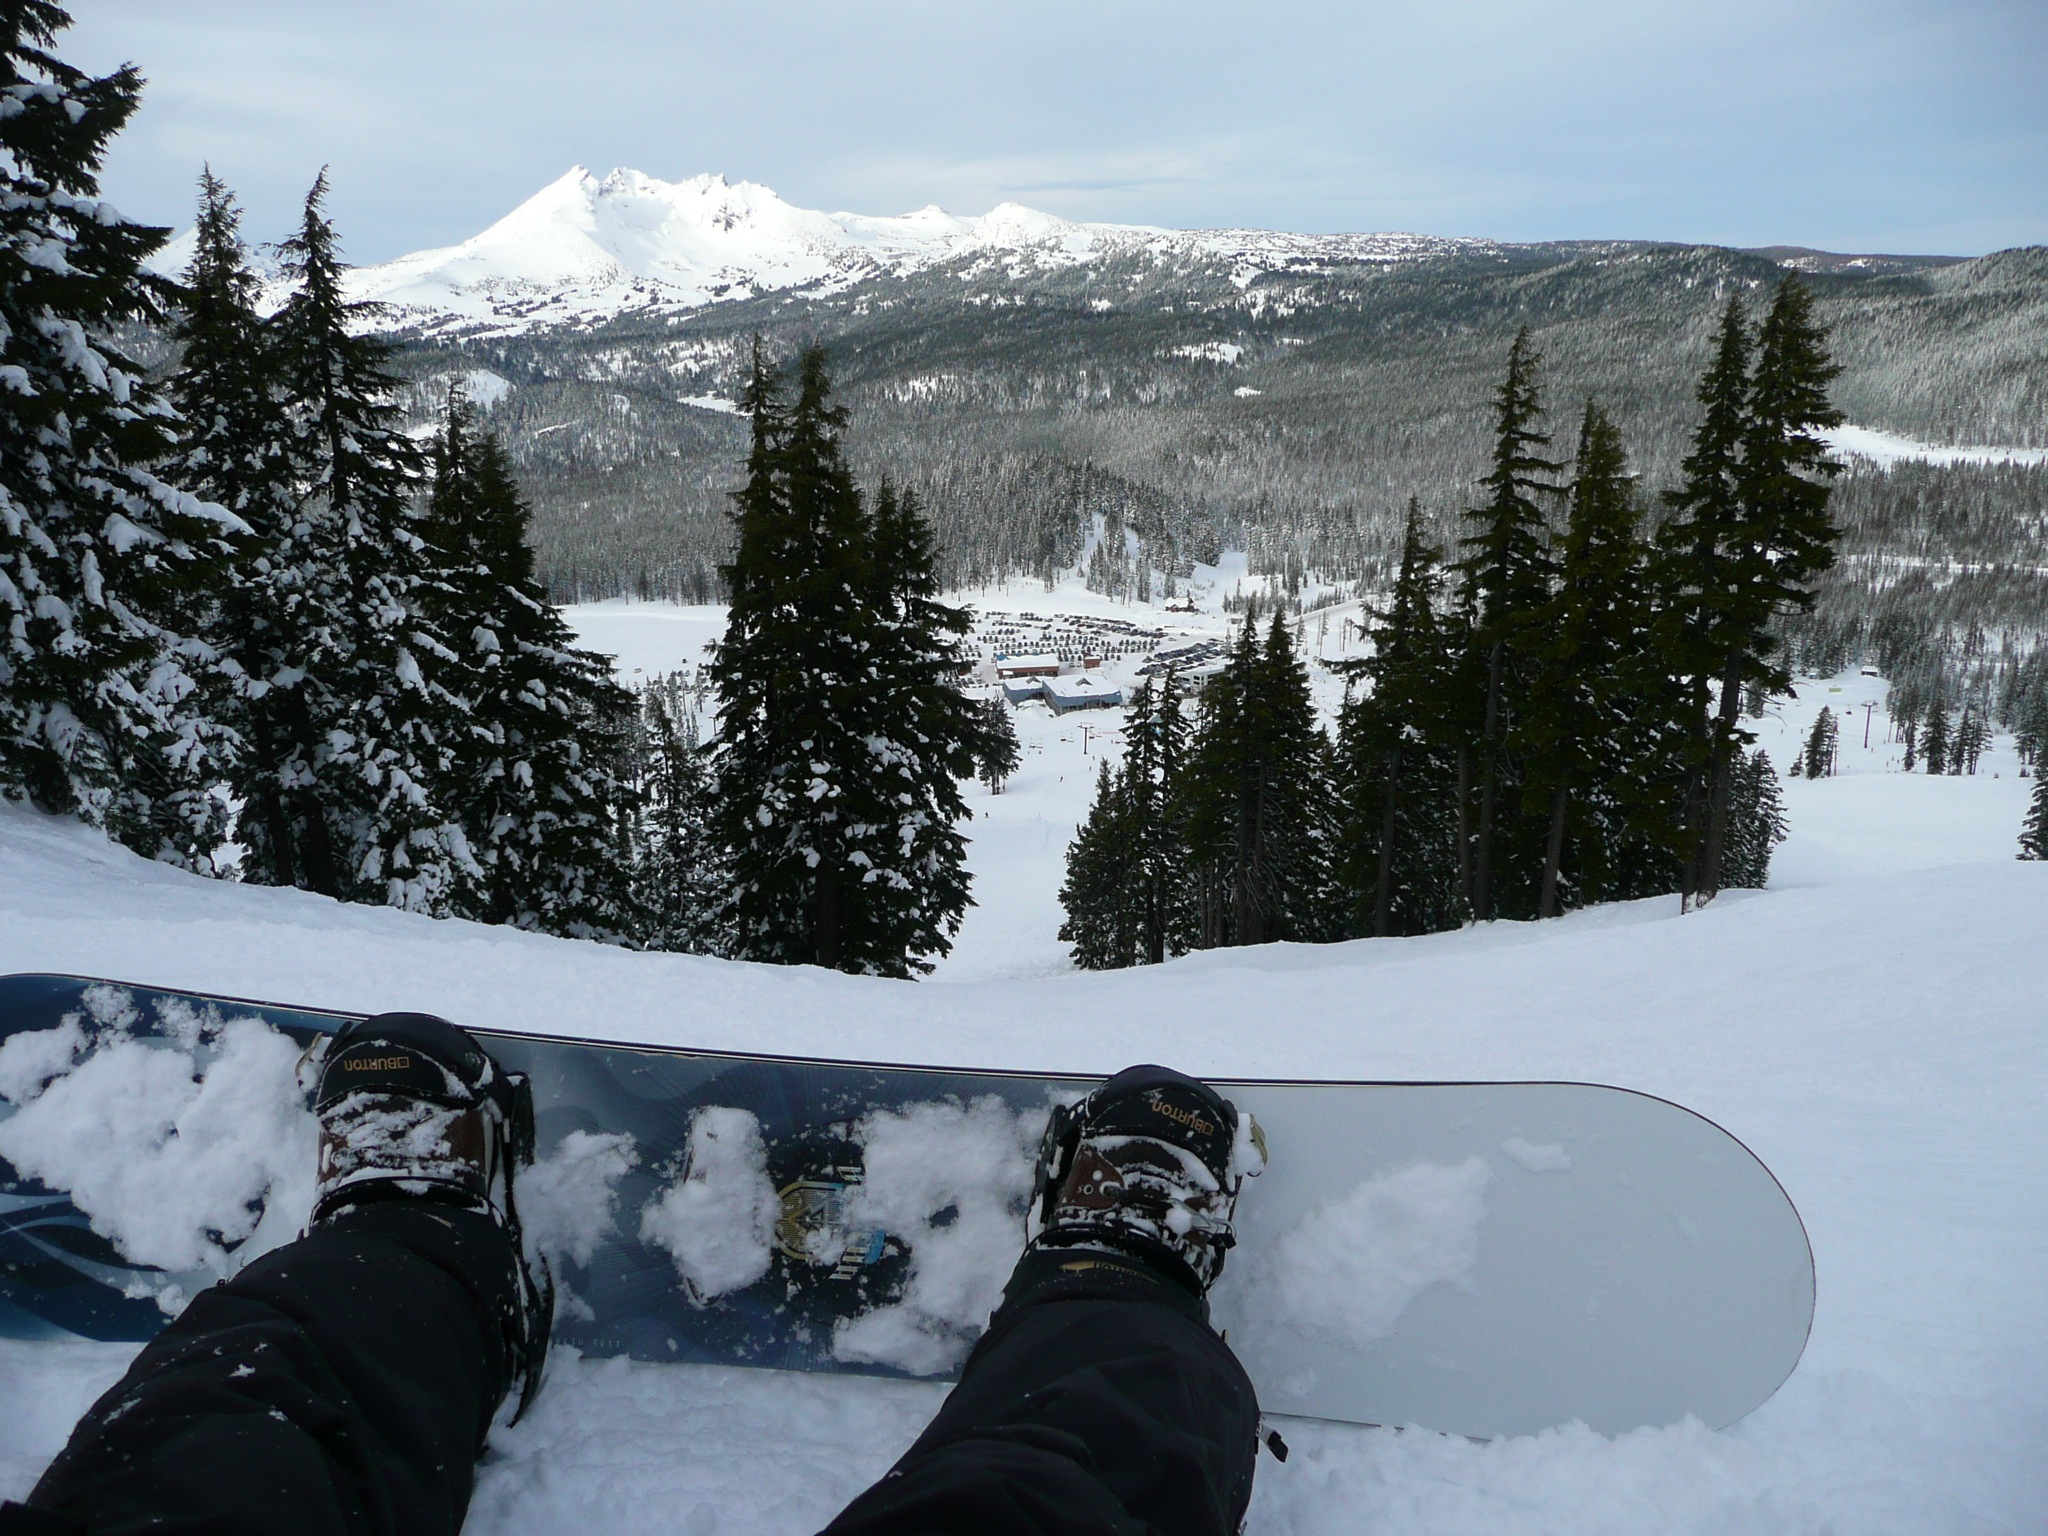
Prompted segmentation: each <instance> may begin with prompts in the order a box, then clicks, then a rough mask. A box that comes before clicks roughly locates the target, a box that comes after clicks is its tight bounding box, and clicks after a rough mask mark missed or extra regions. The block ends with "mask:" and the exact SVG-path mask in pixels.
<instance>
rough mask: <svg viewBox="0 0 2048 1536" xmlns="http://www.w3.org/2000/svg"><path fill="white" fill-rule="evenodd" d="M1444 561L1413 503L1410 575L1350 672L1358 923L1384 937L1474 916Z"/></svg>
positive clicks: (1348, 791)
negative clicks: (1462, 876)
mask: <svg viewBox="0 0 2048 1536" xmlns="http://www.w3.org/2000/svg"><path fill="white" fill-rule="evenodd" d="M1439 559H1440V554H1439V551H1438V550H1437V549H1436V547H1435V546H1434V545H1432V544H1431V543H1430V542H1429V541H1428V539H1427V537H1426V536H1425V534H1424V532H1423V527H1422V511H1421V508H1420V507H1419V506H1418V505H1417V504H1416V503H1415V502H1413V501H1410V502H1409V504H1408V516H1407V522H1406V525H1405V527H1404V529H1403V533H1402V539H1401V564H1400V569H1399V573H1398V575H1397V576H1396V578H1395V582H1394V590H1393V592H1392V594H1391V595H1390V596H1389V599H1388V603H1387V607H1386V609H1385V611H1384V612H1382V613H1381V614H1379V615H1378V616H1377V619H1376V622H1375V624H1374V626H1373V631H1372V642H1373V644H1372V654H1371V656H1370V657H1368V658H1366V659H1365V660H1364V661H1363V662H1361V663H1359V664H1357V665H1356V666H1354V667H1352V668H1351V669H1350V670H1351V671H1352V673H1353V675H1354V676H1355V678H1356V679H1357V680H1358V682H1359V683H1360V684H1361V685H1362V691H1360V692H1358V693H1357V694H1356V695H1354V696H1351V697H1348V698H1347V699H1346V702H1345V707H1344V711H1343V714H1342V717H1341V719H1340V721H1339V725H1338V744H1337V756H1338V761H1339V763H1340V764H1341V770H1340V774H1341V778H1342V782H1343V785H1344V800H1345V804H1346V807H1347V812H1348V823H1349V826H1348V832H1347V835H1346V838H1345V847H1346V850H1347V852H1346V858H1345V860H1344V865H1345V873H1346V877H1347V879H1348V882H1349V884H1350V887H1351V889H1352V891H1353V892H1354V893H1355V896H1356V910H1355V914H1354V917H1353V925H1354V927H1355V928H1356V930H1357V931H1358V932H1360V933H1367V934H1371V935H1372V936H1374V937H1375V938H1382V937H1386V936H1388V935H1390V934H1413V933H1430V932H1434V931H1436V930H1438V929H1442V928H1451V927H1456V926H1457V925H1458V924H1459V923H1460V922H1461V921H1463V919H1464V916H1465V906H1464V892H1463V890H1462V888H1461V886H1460V882H1459V866H1458V858H1457V851H1456V847H1455V842H1456V838H1457V832H1458V828H1457V822H1456V818H1455V814H1454V808H1453V797H1454V796H1455V794H1456V791H1457V777H1456V750H1457V748H1456V742H1455V739H1454V738H1455V721H1456V712H1455V708H1454V706H1453V703H1452V701H1451V700H1450V698H1449V692H1450V690H1451V689H1452V687H1453V686H1454V685H1455V683H1456V681H1457V664H1456V658H1455V657H1454V656H1453V655H1452V654H1451V651H1450V644H1451V636H1450V635H1449V634H1448V633H1447V632H1446V629H1445V626H1444V624H1443V623H1442V621H1441V618H1440V616H1439V614H1438V612H1437V602H1438V595H1439V593H1440V591H1441V589H1442V586H1443V576H1442V572H1441V570H1440V569H1439V566H1438V561H1439Z"/></svg>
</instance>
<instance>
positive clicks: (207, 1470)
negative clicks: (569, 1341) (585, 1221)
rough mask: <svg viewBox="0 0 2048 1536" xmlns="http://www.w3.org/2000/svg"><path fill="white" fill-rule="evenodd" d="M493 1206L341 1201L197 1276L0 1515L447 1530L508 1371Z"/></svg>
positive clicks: (130, 1523) (125, 1525)
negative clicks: (292, 1235)
mask: <svg viewBox="0 0 2048 1536" xmlns="http://www.w3.org/2000/svg"><path fill="white" fill-rule="evenodd" d="M514 1284H516V1279H515V1277H514V1272H513V1261H512V1258H511V1255H510V1250H509V1248H508V1246H507V1238H506V1234H505V1233H504V1232H503V1231H502V1230H501V1229H500V1228H499V1227H497V1225H496V1224H495V1223H494V1222H493V1221H492V1220H491V1218H490V1217H488V1216H484V1215H479V1214H476V1213H474V1212H469V1211H460V1210H456V1209H453V1208H450V1207H445V1206H444V1207H438V1208H437V1207H435V1206H433V1205H431V1204H429V1203H427V1202H425V1201H418V1202H403V1203H401V1202H387V1203H383V1204H379V1205H372V1206H366V1207H362V1208H360V1209H356V1210H352V1211H349V1212H347V1213H345V1214H343V1215H341V1216H338V1217H336V1218H334V1219H333V1220H332V1221H329V1222H326V1223H323V1224H322V1225H320V1226H318V1227H316V1228H315V1229H314V1230H313V1231H311V1232H309V1233H308V1234H307V1235H306V1236H305V1237H303V1238H301V1239H299V1240H298V1241H297V1242H295V1243H292V1244H290V1245H288V1246H287V1247H285V1248H281V1249H279V1250H278V1251H277V1252H275V1253H271V1254H267V1255H265V1256H264V1257H262V1258H260V1259H257V1260H256V1261H255V1262H254V1263H252V1264H250V1265H249V1267H248V1268H247V1269H245V1270H243V1271H242V1272H241V1273H240V1274H238V1275H236V1276H235V1277H234V1278H233V1279H231V1280H228V1281H226V1282H224V1283H222V1284H220V1285H217V1286H215V1287H213V1288H212V1289H210V1290H208V1291H205V1292H202V1293H201V1294H200V1295H199V1296H197V1297H196V1298H194V1300H193V1302H192V1304H191V1305H190V1306H189V1307H187V1308H186V1310H185V1312H184V1314H183V1316H181V1317H180V1318H179V1319H178V1320H177V1321H176V1322H175V1323H173V1324H172V1325H171V1326H170V1327H169V1328H168V1329H166V1330H165V1331H164V1332H163V1333H161V1334H159V1335H158V1336H157V1337H156V1338H155V1339H154V1340H152V1341H151V1342H150V1343H149V1345H148V1346H146V1347H145V1348H144V1349H143V1351H142V1353H141V1354H140V1355H138V1356H137V1357H136V1359H135V1362H134V1364H133V1365H131V1366H130V1367H129V1369H128V1372H127V1374H126V1375H125V1376H123V1377H122V1379H121V1380H120V1382H119V1383H117V1384H116V1385H115V1386H114V1387H113V1389H112V1390H111V1391H109V1392H108V1393H107V1394H106V1395H105V1396H103V1397H102V1398H101V1399H100V1400H99V1402H97V1403H96V1404H94V1405H93V1407H92V1409H91V1410H90V1411H89V1412H88V1413H87V1414H86V1416H85V1418H84V1419H83V1420H81V1421H80V1423H79V1425H78V1428H77V1429H76V1430H75V1431H74V1432H73V1434H72V1437H71V1440H70V1443H69V1444H68V1445H67V1446H66V1447H65V1449H64V1450H63V1452H62V1453H61V1454H59V1456H58V1457H57V1459H56V1460H55V1461H54V1462H52V1463H51V1465H50V1467H49V1468H48V1470H47V1471H45V1472H44V1474H43V1476H42V1479H41V1481H40V1482H38V1483H37V1484H36V1488H35V1491H34V1492H33V1493H32V1494H31V1495H30V1496H29V1501H28V1502H29V1509H28V1510H27V1511H10V1512H8V1513H0V1531H7V1530H8V1529H9V1528H10V1526H13V1525H16V1524H17V1522H18V1525H19V1528H20V1529H23V1530H52V1531H56V1530H66V1529H71V1530H76V1531H80V1532H87V1531H89V1532H91V1533H93V1536H103V1533H108V1536H111V1533H116V1532H129V1531H135V1532H141V1531H145V1530H147V1531H151V1532H162V1533H179V1532H188V1531H189V1532H194V1533H196V1532H201V1531H204V1532H208V1533H213V1536H276V1533H282V1532H287V1531H292V1532H306V1533H308V1536H371V1533H378V1536H382V1533H399V1532H403V1533H405V1536H437V1533H441V1536H454V1533H455V1532H456V1531H457V1530H458V1529H459V1528H460V1526H461V1524H462V1517H463V1514H464V1512H465V1510H467V1508H468V1506H469V1495H470V1487H471V1483H472V1481H473V1479H474V1476H475V1461H476V1454H477V1450H478V1448H479V1446H480V1445H481V1444H482V1441H483V1436H484V1433H485V1431H486V1430H487V1429H488V1428H489V1426H490V1421H491V1417H492V1415H493V1413H494V1412H495V1411H496V1409H497V1406H498V1404H499V1403H500V1402H501V1401H502V1400H503V1398H504V1396H505V1392H506V1389H507V1387H508V1386H509V1384H510V1381H511V1369H510V1363H509V1360H508V1352H507V1350H506V1347H505V1341H504V1336H503V1332H502V1330H501V1329H500V1327H499V1325H498V1321H497V1319H498V1318H499V1317H500V1316H501V1314H502V1309H503V1308H504V1307H505V1306H506V1305H507V1304H508V1303H509V1300H510V1297H509V1295H508V1294H506V1293H507V1292H508V1291H509V1289H510V1288H511V1287H512V1286H513V1285H514Z"/></svg>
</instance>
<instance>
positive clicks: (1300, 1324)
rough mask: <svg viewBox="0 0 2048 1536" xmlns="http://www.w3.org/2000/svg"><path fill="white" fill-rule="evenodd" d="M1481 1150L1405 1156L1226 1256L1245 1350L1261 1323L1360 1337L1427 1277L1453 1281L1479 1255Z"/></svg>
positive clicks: (1389, 1324) (1486, 1177) (1486, 1172)
mask: <svg viewBox="0 0 2048 1536" xmlns="http://www.w3.org/2000/svg"><path fill="white" fill-rule="evenodd" d="M1492 1176H1493V1171H1492V1169H1491V1168H1489V1167H1488V1166H1487V1163H1486V1160H1485V1159H1484V1158H1478V1157H1473V1158H1467V1159H1466V1160H1465V1161H1464V1162H1461V1163H1455V1164H1444V1163H1427V1162H1424V1163H1412V1164H1410V1165H1408V1166H1407V1167H1405V1168H1396V1169H1391V1170H1389V1171H1387V1172H1384V1173H1380V1174H1376V1175H1375V1176H1374V1177H1372V1178H1370V1179H1367V1180H1365V1181H1364V1182H1363V1183H1361V1184H1359V1185H1357V1186H1356V1187H1355V1188H1353V1189H1351V1190H1350V1191H1348V1192H1347V1193H1345V1194H1342V1195H1338V1196H1336V1197H1335V1198H1333V1199H1330V1200H1326V1201H1324V1202H1322V1203H1321V1204H1320V1205H1318V1206H1316V1207H1315V1209H1313V1210H1311V1211H1309V1212H1308V1213H1306V1214H1305V1215H1303V1216H1302V1217H1301V1218H1300V1219H1299V1220H1298V1221H1296V1222H1295V1223H1294V1224H1293V1225H1292V1226H1291V1227H1289V1228H1288V1229H1287V1230H1286V1231H1285V1232H1283V1233H1282V1234H1281V1235H1280V1237H1279V1239H1278V1240H1277V1241H1276V1242H1274V1243H1272V1244H1270V1245H1269V1246H1267V1247H1266V1248H1264V1249H1262V1250H1261V1251H1259V1252H1257V1253H1252V1254H1240V1255H1237V1256H1236V1261H1235V1262H1234V1263H1233V1264H1231V1265H1229V1266H1226V1268H1225V1270H1224V1273H1223V1277H1222V1280H1221V1281H1220V1282H1219V1286H1220V1287H1224V1288H1227V1289H1226V1290H1223V1291H1222V1294H1221V1295H1220V1296H1219V1300H1221V1299H1222V1298H1223V1297H1224V1296H1227V1297H1228V1298H1229V1301H1230V1303H1231V1311H1232V1313H1233V1315H1235V1316H1236V1317H1238V1318H1241V1319H1243V1320H1244V1321H1243V1322H1242V1323H1241V1324H1240V1325H1239V1329H1238V1331H1239V1332H1240V1333H1242V1334H1245V1335H1248V1336H1247V1337H1245V1338H1243V1339H1241V1340H1240V1342H1241V1344H1242V1345H1243V1347H1244V1348H1245V1349H1246V1350H1247V1351H1248V1352H1256V1350H1257V1347H1258V1345H1257V1340H1258V1338H1259V1336H1261V1335H1263V1334H1265V1333H1266V1332H1267V1331H1268V1330H1276V1331H1280V1332H1288V1333H1298V1332H1300V1331H1303V1330H1306V1331H1309V1332H1312V1333H1317V1334H1321V1335H1323V1336H1325V1337H1328V1338H1330V1339H1332V1340H1335V1341H1338V1342H1341V1343H1345V1344H1351V1345H1365V1344H1370V1343H1372V1342H1373V1341H1374V1340H1375V1339H1381V1338H1384V1337H1386V1335H1387V1334H1388V1333H1389V1332H1391V1331H1392V1330H1393V1328H1394V1325H1395V1323H1396V1322H1397V1321H1398V1320H1399V1318H1400V1316H1401V1314H1402V1313H1403V1312H1404V1311H1406V1310H1407V1308H1408V1305H1409V1303H1410V1302H1412V1301H1414V1300H1415V1298H1416V1297H1418V1296H1420V1295H1421V1294H1422V1293H1423V1292H1424V1291H1426V1290H1427V1289H1429V1287H1431V1286H1432V1285H1456V1284H1459V1283H1460V1282H1462V1281H1463V1280H1464V1279H1465V1278H1466V1276H1468V1275H1470V1274H1471V1272H1472V1266H1473V1265H1474V1264H1475V1263H1476V1262H1477V1261H1478V1258H1479V1231H1480V1227H1481V1225H1482V1224H1483V1223H1484V1221H1485V1220H1486V1186H1487V1184H1488V1182H1489V1181H1490V1180H1491V1179H1492Z"/></svg>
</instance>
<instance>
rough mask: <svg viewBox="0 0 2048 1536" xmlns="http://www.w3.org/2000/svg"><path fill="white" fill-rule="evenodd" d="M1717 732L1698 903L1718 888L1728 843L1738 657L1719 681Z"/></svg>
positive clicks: (1738, 694) (1739, 700)
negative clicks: (1722, 856)
mask: <svg viewBox="0 0 2048 1536" xmlns="http://www.w3.org/2000/svg"><path fill="white" fill-rule="evenodd" d="M1717 713H1718V714H1719V715H1720V722H1719V723H1720V729H1719V730H1718V731H1716V732H1715V733H1714V752H1713V777H1712V779H1711V780H1710V781H1709V788H1708V798H1707V843H1706V847H1705V849H1704V850H1702V852H1701V856H1700V883H1699V893H1698V900H1697V901H1696V902H1695V903H1694V904H1695V905H1698V904H1699V903H1701V902H1708V901H1711V900H1713V899H1714V896H1715V894H1716V893H1717V892H1718V891H1719V890H1720V889H1721V855H1722V850H1723V849H1724V848H1725V847H1726V846H1727V842H1728V794H1729V789H1730V787H1731V785H1732V783H1733V780H1734V773H1733V764H1732V762H1731V761H1730V759H1731V757H1732V756H1733V753H1734V750H1735V728H1736V724H1737V722H1738V721H1739V720H1740V719H1741V715H1742V672H1741V660H1740V658H1739V657H1735V656H1731V657H1729V658H1728V673H1727V676H1725V677H1724V678H1722V680H1721V707H1720V709H1719V710H1718V711H1717Z"/></svg>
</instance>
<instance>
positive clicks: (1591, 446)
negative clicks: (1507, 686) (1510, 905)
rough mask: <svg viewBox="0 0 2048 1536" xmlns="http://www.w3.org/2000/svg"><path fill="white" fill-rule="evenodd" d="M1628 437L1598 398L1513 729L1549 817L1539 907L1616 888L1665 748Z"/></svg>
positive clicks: (1526, 788)
mask: <svg viewBox="0 0 2048 1536" xmlns="http://www.w3.org/2000/svg"><path fill="white" fill-rule="evenodd" d="M1637 517H1638V513H1637V508H1636V500H1635V488H1634V485H1633V484H1632V482H1631V477H1630V475H1629V472H1628V458H1627V455H1626V453H1625V452H1624V451H1623V448H1622V443H1621V435H1620V433H1618V432H1617V431H1615V429H1614V426H1613V424H1612V423H1611V422H1610V421H1609V420H1608V419H1607V414H1606V412H1604V411H1602V410H1601V409H1600V407H1599V406H1598V405H1597V404H1595V403H1593V402H1592V401H1588V402H1587V404H1586V411H1585V416H1584V418H1583V420H1582V421H1581V423H1580V428H1579V445H1578V453H1577V456H1576V460H1575V463H1574V468H1573V477H1572V483H1571V491H1570V509H1569V513H1568V517H1567V522H1566V526H1565V530H1564V536H1563V538H1562V540H1561V541H1560V547H1559V550H1558V552H1557V555H1556V560H1557V570H1558V585H1557V591H1556V594H1555V595H1554V596H1553V597H1552V598H1551V600H1550V602H1549V603H1548V604H1547V605H1546V606H1545V607H1544V609H1543V610H1542V612H1541V615H1540V621H1539V622H1538V623H1537V624H1536V625H1534V626H1533V634H1532V638H1531V640H1530V641H1529V642H1528V649H1529V651H1530V654H1531V656H1532V658H1533V659H1534V660H1535V662H1536V666H1535V668H1534V671H1533V675H1532V677H1531V679H1530V683H1529V687H1528V691H1527V695H1526V699H1525V702H1524V706H1523V709H1522V711H1521V713H1520V715H1519V716H1518V717H1517V719H1516V720H1515V722H1514V728H1513V731H1512V733H1511V735H1510V737H1509V750H1510V752H1511V753H1512V754H1513V755H1514V756H1516V757H1518V758H1519V759H1520V760H1521V762H1522V763H1523V765H1524V767H1523V775H1524V785H1523V791H1522V793H1523V797H1524V809H1525V811H1526V812H1527V813H1528V814H1530V815H1531V816H1533V817H1537V818H1539V819H1540V820H1541V821H1543V822H1544V823H1546V824H1547V827H1548V833H1547V836H1546V838H1545V842H1544V851H1543V863H1542V874H1541V878H1540V880H1539V882H1538V897H1537V908H1536V915H1537V916H1538V917H1555V916H1556V915H1557V914H1558V913H1559V912H1560V911H1562V910H1563V908H1564V907H1565V906H1567V905H1571V906H1578V905H1583V904H1584V903H1586V902H1589V901H1598V900H1602V899H1605V898H1606V897H1608V896H1611V895H1613V894H1614V892H1615V888H1616V886H1617V884H1618V881H1617V878H1616V876H1617V870H1616V866H1618V865H1620V864H1621V863H1623V862H1624V861H1625V859H1626V857H1627V855H1626V852H1625V849H1624V844H1625V843H1626V841H1627V832H1628V826H1629V823H1630V822H1631V821H1632V820H1634V819H1635V818H1632V817H1631V815H1630V812H1631V810H1632V809H1633V808H1634V803H1635V802H1636V801H1638V800H1640V799H1641V798H1643V796H1644V795H1646V794H1649V793H1654V792H1655V790H1656V789H1657V788H1658V787H1659V786H1657V785H1655V784H1654V783H1651V782H1647V780H1648V775H1649V770H1650V766H1651V764H1652V763H1653V762H1654V761H1655V759H1656V757H1657V753H1656V752H1655V751H1654V750H1652V744H1651V743H1650V742H1648V741H1646V740H1645V728H1646V726H1648V725H1650V724H1651V723H1652V722H1651V714H1652V712H1651V711H1649V710H1646V709H1644V708H1643V707H1642V696H1643V694H1644V691H1645V689H1644V683H1645V679H1644V678H1643V677H1642V676H1641V675H1640V674H1641V673H1642V671H1643V666H1642V661H1643V659H1644V658H1645V657H1647V656H1648V655H1649V654H1650V652H1651V646H1650V640H1649V631H1650V622H1651V620H1650V591H1649V579H1648V573H1647V561H1646V552H1645V550H1644V548H1643V546H1642V544H1641V542H1640V541H1639V540H1638V538H1637V536H1636V524H1637Z"/></svg>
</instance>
